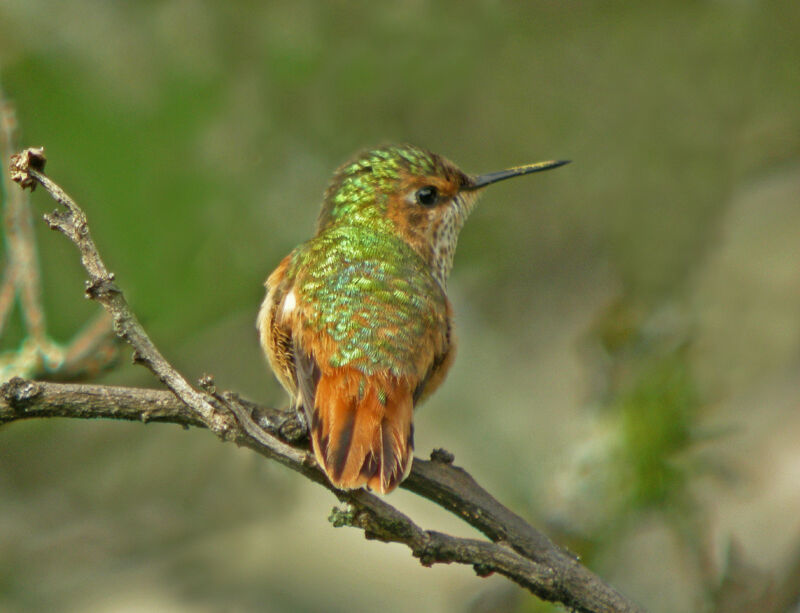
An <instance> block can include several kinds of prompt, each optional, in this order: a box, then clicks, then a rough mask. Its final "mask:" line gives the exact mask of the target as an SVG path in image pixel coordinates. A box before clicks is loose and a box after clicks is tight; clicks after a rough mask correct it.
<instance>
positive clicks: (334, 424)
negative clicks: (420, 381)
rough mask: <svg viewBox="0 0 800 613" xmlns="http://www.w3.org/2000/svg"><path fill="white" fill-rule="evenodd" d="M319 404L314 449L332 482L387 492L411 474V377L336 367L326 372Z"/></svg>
mask: <svg viewBox="0 0 800 613" xmlns="http://www.w3.org/2000/svg"><path fill="white" fill-rule="evenodd" d="M314 404H315V407H314V411H313V412H312V416H311V441H312V446H313V448H314V455H315V456H316V458H317V462H318V463H319V465H320V466H321V467H322V468H323V470H324V471H325V473H326V474H327V475H328V478H329V479H330V481H331V483H332V484H333V485H335V486H336V487H338V488H340V489H355V488H358V487H362V486H364V485H366V486H368V487H370V488H371V489H373V490H377V491H379V492H381V493H382V494H387V493H389V492H391V491H392V490H393V489H394V488H396V487H397V486H398V485H399V484H400V482H401V481H402V480H403V479H405V478H406V476H407V475H408V472H409V470H410V469H411V461H412V458H413V451H414V442H413V438H414V437H413V426H412V424H411V419H412V416H413V410H414V403H413V399H412V387H411V385H410V384H409V383H408V382H407V381H405V380H402V379H398V378H397V377H394V376H391V375H388V376H372V377H369V376H367V375H365V374H364V373H362V372H360V371H358V370H356V369H353V368H337V369H334V370H332V371H330V372H327V373H322V376H321V377H320V380H319V383H318V385H317V389H316V395H315V403H314Z"/></svg>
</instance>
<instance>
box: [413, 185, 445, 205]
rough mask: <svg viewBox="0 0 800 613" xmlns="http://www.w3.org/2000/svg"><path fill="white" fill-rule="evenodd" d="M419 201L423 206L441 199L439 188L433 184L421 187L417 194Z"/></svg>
mask: <svg viewBox="0 0 800 613" xmlns="http://www.w3.org/2000/svg"><path fill="white" fill-rule="evenodd" d="M415 197H416V199H417V202H419V203H420V204H421V205H423V206H433V205H434V204H436V203H437V202H438V201H439V190H437V189H436V188H435V187H434V186H433V185H426V186H425V187H420V188H419V189H418V190H417V193H416V194H415Z"/></svg>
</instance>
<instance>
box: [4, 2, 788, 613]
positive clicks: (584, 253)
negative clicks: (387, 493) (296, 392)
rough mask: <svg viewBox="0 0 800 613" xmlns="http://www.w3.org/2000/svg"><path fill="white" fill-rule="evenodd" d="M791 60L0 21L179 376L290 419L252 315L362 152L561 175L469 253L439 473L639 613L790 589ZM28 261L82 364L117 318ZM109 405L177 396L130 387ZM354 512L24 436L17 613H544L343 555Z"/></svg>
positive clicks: (583, 46)
mask: <svg viewBox="0 0 800 613" xmlns="http://www.w3.org/2000/svg"><path fill="white" fill-rule="evenodd" d="M798 32H800V4H798V3H797V2H796V0H783V1H780V0H778V1H774V2H767V1H763V2H759V1H757V0H716V1H696V2H669V1H666V0H662V1H648V2H637V3H622V2H611V3H606V2H582V1H576V2H553V1H548V2H529V3H512V2H495V1H488V0H487V1H482V2H479V1H466V2H465V1H460V2H456V1H443V2H429V1H425V0H409V1H408V2H403V3H375V2H326V3H322V2H309V1H302V0H301V1H297V2H292V3H278V2H266V3H263V2H232V3H217V2H194V1H190V0H174V1H167V2H103V1H100V0H95V1H89V0H77V1H74V2H63V3H58V2H43V1H39V0H0V79H2V84H3V87H4V89H5V90H6V93H7V95H8V96H9V97H10V98H11V99H12V100H13V102H14V104H15V105H16V108H17V114H18V118H19V122H20V125H21V134H20V137H21V141H22V144H23V145H25V146H33V145H43V146H45V148H46V151H47V155H48V159H49V162H48V171H49V173H50V175H51V176H52V177H53V178H54V179H56V180H57V181H59V182H60V183H61V185H62V186H64V188H65V189H66V190H67V191H68V192H70V193H71V194H72V195H73V196H75V197H76V199H77V200H78V202H79V203H80V204H81V205H82V206H83V208H84V209H85V210H86V212H87V214H88V216H89V220H90V223H91V227H92V230H93V233H94V237H95V239H96V241H97V243H98V244H99V246H100V249H101V251H102V253H103V255H104V257H105V260H106V263H107V264H108V266H109V267H110V268H111V269H112V270H113V271H114V272H115V273H116V275H117V279H118V281H119V283H120V285H121V286H122V287H123V289H124V291H125V292H126V295H127V297H128V300H129V302H130V303H131V304H132V306H133V308H134V309H135V311H136V312H137V314H138V315H139V317H140V319H141V320H142V321H143V323H144V324H145V326H146V328H147V329H148V331H149V332H150V333H151V335H152V337H153V339H154V340H155V342H156V343H157V344H158V345H159V347H160V348H161V349H162V351H163V352H164V353H165V354H166V356H167V357H168V359H171V360H172V361H173V363H174V364H176V365H177V366H178V367H179V368H181V369H182V370H183V371H184V372H185V373H186V374H187V375H188V376H189V377H190V378H192V379H196V378H197V377H199V376H200V375H202V374H203V373H206V372H208V373H213V374H214V375H215V376H216V379H217V383H218V385H219V386H220V387H223V388H228V389H235V390H238V391H240V392H242V393H243V394H245V395H247V396H248V397H250V398H252V399H254V400H257V401H260V402H264V403H270V404H277V403H284V402H285V399H284V397H283V395H282V392H281V390H280V389H279V387H278V385H277V384H276V383H275V381H274V380H273V378H272V376H271V374H269V373H268V371H267V368H266V365H265V363H264V360H263V358H262V356H261V354H260V351H259V349H258V346H257V343H256V338H255V333H254V329H253V325H254V319H255V315H256V312H257V309H258V305H259V303H260V301H261V299H262V297H263V287H262V284H263V281H264V279H265V277H266V276H267V274H268V273H269V272H270V271H271V270H272V268H274V267H275V265H276V264H277V263H278V262H279V260H280V258H281V257H282V256H283V255H285V254H286V253H287V252H288V251H289V250H290V249H291V248H292V247H293V246H294V245H295V244H297V243H299V242H300V241H302V240H305V239H306V238H308V236H309V235H310V233H311V231H312V229H313V225H314V221H315V217H316V214H317V209H318V205H319V201H320V198H321V194H322V191H323V190H324V188H325V186H326V182H327V180H328V178H329V176H330V174H331V173H332V171H333V170H334V169H335V168H336V167H337V166H338V165H339V164H340V163H342V162H343V161H345V160H346V159H347V158H348V157H349V156H350V155H351V154H352V153H353V152H355V151H357V150H359V149H360V148H362V147H365V146H369V145H374V144H378V143H382V142H387V141H401V142H404V141H407V142H413V143H416V144H419V145H422V146H425V147H427V148H430V149H432V150H434V151H437V152H440V153H442V154H444V155H446V156H447V157H449V158H451V159H453V160H454V161H455V162H456V163H458V164H459V165H460V166H461V167H462V168H464V169H465V170H467V171H469V172H486V171H491V170H498V169H501V168H504V167H507V166H510V165H514V164H519V163H523V162H529V161H535V160H540V159H549V158H568V159H572V160H573V163H572V164H571V165H570V166H567V167H565V168H563V169H559V170H558V171H555V172H552V173H545V174H542V175H536V176H534V177H530V178H526V179H518V180H516V181H512V182H508V183H503V184H501V185H498V186H496V187H493V188H492V189H491V191H488V190H487V193H486V194H485V195H484V197H483V201H482V205H481V206H480V207H479V208H478V209H477V210H476V212H475V213H474V214H473V216H472V218H471V219H470V221H469V222H468V224H467V226H466V228H465V230H464V232H463V233H462V238H461V241H460V245H459V251H458V255H457V257H456V263H455V268H454V272H453V275H452V277H451V281H450V294H451V299H452V301H453V303H454V307H455V312H456V325H457V331H458V336H459V342H460V346H459V356H458V359H457V360H456V363H455V366H454V368H453V370H452V371H451V374H450V377H449V380H448V382H447V383H446V385H445V386H444V387H443V388H442V389H441V390H440V391H439V392H438V393H437V394H436V395H435V396H434V397H433V398H432V399H431V400H430V401H429V402H428V403H427V404H426V405H425V406H424V407H422V409H421V410H420V411H419V412H418V414H417V418H416V424H417V425H416V431H417V450H418V455H420V456H426V455H427V454H428V452H429V450H430V449H431V448H433V447H435V446H444V447H445V448H447V449H448V450H450V451H452V452H453V453H454V454H455V456H456V463H458V464H460V465H463V466H464V467H465V468H467V469H468V470H469V471H470V472H472V474H473V475H475V476H476V477H477V478H478V479H479V481H480V482H481V483H482V484H483V485H485V486H486V487H488V489H489V490H490V491H492V492H493V493H495V494H496V495H497V496H498V497H499V498H500V499H501V500H502V501H504V502H506V503H507V504H509V506H511V507H512V508H513V509H514V510H515V511H517V512H518V513H520V514H522V515H523V516H525V517H526V518H528V519H530V520H531V521H532V522H533V523H534V524H535V525H537V526H539V527H541V528H543V529H544V530H545V531H547V532H548V533H549V534H551V535H553V536H554V538H556V540H558V541H559V542H561V543H562V544H565V545H567V546H569V547H571V548H572V549H573V550H575V551H578V552H580V553H581V555H582V556H583V558H584V560H585V561H586V562H587V563H589V564H590V565H591V566H592V567H593V568H595V569H596V570H597V571H598V572H599V573H601V574H602V575H603V576H604V577H606V578H607V579H609V580H610V581H612V582H613V583H614V584H615V585H616V586H618V587H619V588H620V589H622V590H623V591H624V592H626V593H627V594H629V595H631V596H632V597H634V598H635V599H637V600H638V601H639V602H641V603H642V604H643V605H645V606H646V607H647V608H648V609H650V610H652V611H664V612H666V611H711V610H714V611H723V610H725V611H733V610H740V609H734V608H725V606H726V604H725V603H726V600H725V599H726V597H729V595H730V594H731V593H733V592H732V590H734V589H736V590H739V592H737V593H740V594H743V595H742V596H737V598H736V599H735V600H736V602H737V603H738V605H739V606H740V607H741V606H743V605H745V606H751V608H749V609H748V608H742V609H741V610H759V611H770V610H786V607H783V608H782V609H781V608H779V607H780V606H782V605H780V604H775V603H776V602H780V598H781V597H783V598H784V599H787V598H788V602H796V598H797V591H798V588H797V584H800V578H798V577H792V576H791V572H792V571H791V569H792V568H794V567H792V566H791V562H792V561H793V560H796V559H798V556H800V525H798V520H797V517H798V515H797V509H798V508H800V444H799V443H798V442H799V441H800V411H798V408H799V407H800V377H799V376H798V375H800V265H799V263H800V206H798V205H800V36H799V35H798ZM3 165H4V166H5V161H4V163H3ZM33 204H34V209H35V210H36V211H37V216H38V212H43V211H48V210H50V209H52V208H53V207H54V204H53V203H52V202H51V201H50V200H49V199H48V198H47V197H46V195H44V194H43V193H40V192H39V191H37V192H36V194H34V196H33ZM37 236H38V241H39V248H40V256H41V265H42V269H43V276H44V288H45V296H44V299H45V303H46V309H47V316H48V323H49V329H50V332H51V334H52V335H53V336H54V337H55V338H56V339H59V340H62V341H64V340H66V339H68V338H69V337H71V336H72V335H73V334H74V333H75V332H76V331H77V330H78V329H79V328H80V327H81V326H82V325H83V324H84V323H85V322H86V321H87V320H88V319H89V318H90V317H91V316H92V315H93V314H94V313H95V311H96V308H97V307H96V306H95V305H93V304H90V303H89V302H88V301H86V300H84V299H83V298H82V296H81V291H82V287H83V279H84V274H83V272H82V269H81V268H80V265H79V263H78V258H77V255H76V253H75V251H74V248H73V247H72V246H71V245H70V244H68V243H67V241H66V240H65V239H63V238H62V237H61V236H58V235H56V234H53V233H51V232H50V231H48V230H47V229H46V228H45V226H44V224H41V223H39V224H37ZM22 335H23V331H22V328H21V326H20V325H19V322H18V321H17V322H16V325H12V326H11V328H10V329H8V330H6V331H5V333H4V336H3V338H2V340H1V341H0V348H2V349H3V350H7V351H8V350H13V349H14V348H15V347H17V346H18V344H19V343H20V342H21V340H22ZM102 381H105V382H113V383H123V384H130V385H145V386H154V385H155V382H154V381H153V379H152V378H151V377H150V376H149V375H148V374H147V373H146V372H145V371H144V369H141V368H136V367H133V366H130V365H129V364H128V360H125V361H124V363H123V365H122V366H120V367H119V368H118V369H117V370H115V371H114V372H112V373H109V374H107V375H105V376H104V377H103V378H102ZM391 502H392V503H394V504H397V505H398V506H399V507H400V508H401V509H402V510H404V511H405V512H407V513H409V514H411V515H412V517H414V518H415V519H416V520H418V521H419V522H420V523H421V524H422V525H423V526H424V527H426V528H437V529H441V530H447V531H452V532H454V533H457V534H465V535H470V534H472V532H471V531H470V529H469V528H468V527H466V526H465V525H462V524H460V523H459V522H457V521H456V520H455V519H453V518H449V517H447V516H446V515H445V514H443V513H442V512H440V511H438V510H437V509H436V508H434V507H433V506H432V505H430V504H427V503H425V502H424V501H421V500H418V499H416V498H415V497H413V496H410V495H408V494H407V493H405V492H399V493H397V494H392V497H391ZM333 503H334V498H333V497H332V496H331V495H330V494H328V493H327V492H325V491H323V490H322V489H321V488H317V487H314V486H312V485H311V484H308V483H305V482H304V480H302V479H300V478H298V477H296V476H295V475H293V474H290V473H288V472H287V471H286V470H284V469H283V468H281V467H279V466H277V465H271V464H270V463H268V462H266V461H264V460H263V459H262V458H261V457H259V456H256V455H255V454H253V453H249V452H247V451H245V450H240V449H237V448H236V447H234V446H233V445H223V444H219V443H218V441H216V440H215V439H214V438H213V437H211V436H210V435H208V434H207V433H205V432H200V431H197V432H195V431H182V430H181V429H179V428H177V427H172V426H164V425H148V426H142V425H137V424H122V423H120V424H118V423H104V422H81V423H78V422H70V421H66V420H50V421H40V422H31V423H16V424H12V425H9V426H6V427H4V428H2V430H0V610H2V611H8V612H14V613H17V612H19V613H21V612H29V611H67V612H77V611H109V612H117V611H143V610H148V611H169V612H172V611H174V612H193V613H194V612H206V611H209V612H211V611H232V612H235V611H291V612H294V611H333V612H335V611H348V612H354V611H375V610H381V611H387V612H388V611H409V610H415V611H465V612H466V611H470V612H473V613H478V612H484V611H495V610H496V611H525V612H541V611H550V610H552V609H551V608H550V607H548V606H546V605H542V604H541V603H539V602H538V601H537V600H536V599H534V598H532V597H530V596H528V595H527V593H525V592H523V591H522V590H519V589H518V588H516V587H515V586H513V585H512V584H510V583H509V582H507V581H505V580H504V579H502V578H498V577H493V578H490V579H488V580H482V579H477V578H476V577H475V576H474V574H473V572H472V570H471V569H470V568H466V567H450V566H439V567H436V568H433V569H424V568H422V567H421V566H420V565H419V564H418V562H417V561H416V560H414V559H413V558H412V557H411V556H410V555H409V553H408V551H407V550H406V549H405V548H403V547H400V546H387V545H383V544H377V543H371V542H366V541H365V540H364V539H363V536H362V535H361V533H359V532H358V531H355V530H334V529H333V528H331V527H330V525H329V524H328V523H327V521H326V517H327V515H328V511H329V509H330V507H331V505H332V504H333ZM787 569H789V570H787ZM745 570H746V571H747V572H745ZM795 572H796V571H795ZM770 585H771V586H772V588H773V589H774V590H775V591H777V592H779V594H778V595H777V596H776V595H775V592H773V593H772V594H771V595H770V594H766V592H765V590H767V588H768V586H770ZM786 586H790V587H788V588H787V590H788V591H786V590H784V592H783V593H780V591H781V589H782V588H783V587H786ZM791 586H793V589H794V591H792V589H791ZM770 598H771V600H769V599H770ZM748 599H749V600H748ZM759 599H760V600H759ZM750 601H752V602H753V603H757V604H752V605H748V604H747V603H748V602H750ZM769 606H773V607H778V608H774V609H771V608H769ZM787 606H788V605H787Z"/></svg>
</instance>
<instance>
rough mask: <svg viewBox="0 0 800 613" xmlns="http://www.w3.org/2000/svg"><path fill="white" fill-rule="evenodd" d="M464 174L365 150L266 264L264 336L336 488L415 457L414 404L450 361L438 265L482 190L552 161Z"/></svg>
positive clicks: (447, 265) (394, 471)
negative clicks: (291, 243) (305, 232)
mask: <svg viewBox="0 0 800 613" xmlns="http://www.w3.org/2000/svg"><path fill="white" fill-rule="evenodd" d="M566 163H567V162H566V161H555V160H553V161H546V162H537V163H534V164H526V165H524V166H517V167H514V168H509V169H507V170H501V171H499V172H491V173H488V174H482V175H469V174H466V173H464V172H463V171H461V170H459V168H458V167H457V166H455V164H453V163H452V162H450V161H449V160H447V159H445V158H444V157H442V156H440V155H437V154H435V153H431V152H430V151H427V150H425V149H422V148H419V147H416V146H413V145H386V146H381V147H378V148H374V149H370V150H366V151H364V152H362V153H360V154H358V155H356V156H355V157H354V158H353V159H352V160H350V161H349V162H347V163H345V164H344V165H343V166H341V167H340V168H339V169H338V170H337V171H336V172H335V174H334V176H333V179H332V180H331V182H330V184H329V186H328V188H327V190H326V191H325V195H324V199H323V203H322V209H321V211H320V214H319V218H318V221H317V229H316V233H315V234H314V237H313V238H311V239H310V240H309V241H307V242H305V243H303V244H301V245H300V246H298V247H297V248H295V249H294V250H293V251H292V252H291V253H289V255H287V256H286V257H285V258H284V259H283V260H282V261H281V262H280V264H279V265H278V267H277V268H276V269H275V271H274V272H273V273H272V274H271V275H270V276H269V277H268V279H267V281H266V284H265V285H266V288H267V294H266V298H265V299H264V301H263V303H262V305H261V309H260V311H259V313H258V319H257V328H258V332H259V337H260V342H261V345H262V347H263V349H264V352H265V353H266V356H267V359H268V361H269V364H270V366H271V367H272V370H273V371H274V373H275V375H276V377H277V379H278V381H280V383H281V384H282V385H283V387H284V388H285V389H286V391H287V392H288V393H289V395H290V397H291V400H292V404H293V405H294V408H295V410H296V411H297V414H298V418H299V419H300V420H301V421H302V422H303V423H304V424H305V425H306V427H307V429H308V433H309V437H310V439H311V447H312V449H313V452H314V456H315V458H316V461H317V463H318V464H319V466H320V468H321V469H322V470H323V471H324V472H325V474H326V475H327V477H328V479H329V480H330V482H331V484H332V485H333V486H334V487H336V488H338V489H356V488H359V487H367V488H368V489H371V490H375V491H378V492H380V493H382V494H386V493H388V492H391V491H392V490H393V489H395V488H396V487H397V486H398V485H399V484H400V483H401V482H402V481H403V479H405V478H406V477H407V476H408V473H409V472H410V470H411V463H412V460H413V450H414V426H413V423H412V418H413V413H414V407H415V406H416V405H417V404H419V403H421V402H422V401H423V400H425V399H426V398H427V397H428V396H429V395H430V394H431V393H432V392H433V391H434V390H436V388H438V387H439V385H441V383H442V382H443V381H444V378H445V376H446V374H447V371H448V370H449V368H450V366H451V365H452V363H453V358H454V355H455V344H456V343H455V336H454V334H453V323H452V320H453V309H452V306H451V304H450V301H449V300H448V297H447V291H446V288H447V278H448V276H449V274H450V270H451V268H452V265H453V256H454V254H455V248H456V242H457V240H458V234H459V231H460V230H461V228H462V226H463V225H464V222H465V221H466V219H467V217H468V216H469V214H470V212H471V211H472V209H473V208H474V206H475V203H476V201H477V198H478V195H479V193H480V192H481V190H482V189H483V188H484V187H486V186H488V185H491V184H492V183H496V182H498V181H503V180H505V179H509V178H511V177H518V176H521V175H525V174H529V173H533V172H539V171H542V170H548V169H551V168H556V167H558V166H561V165H563V164H566Z"/></svg>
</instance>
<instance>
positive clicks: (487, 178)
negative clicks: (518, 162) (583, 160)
mask: <svg viewBox="0 0 800 613" xmlns="http://www.w3.org/2000/svg"><path fill="white" fill-rule="evenodd" d="M569 162H570V161H569V160H549V161H547V162H534V163H533V164H525V165H524V166H515V167H514V168H508V169H507V170H498V171H497V172H489V173H487V174H485V175H478V176H477V177H474V178H473V182H472V184H471V185H467V186H465V187H464V188H462V189H464V190H466V191H470V190H473V189H480V188H481V187H486V186H487V185H490V184H492V183H497V182H498V181H503V180H504V179H510V178H511V177H519V176H521V175H527V174H530V173H532V172H540V171H542V170H550V169H551V168H558V167H559V166H563V165H564V164H569Z"/></svg>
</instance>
